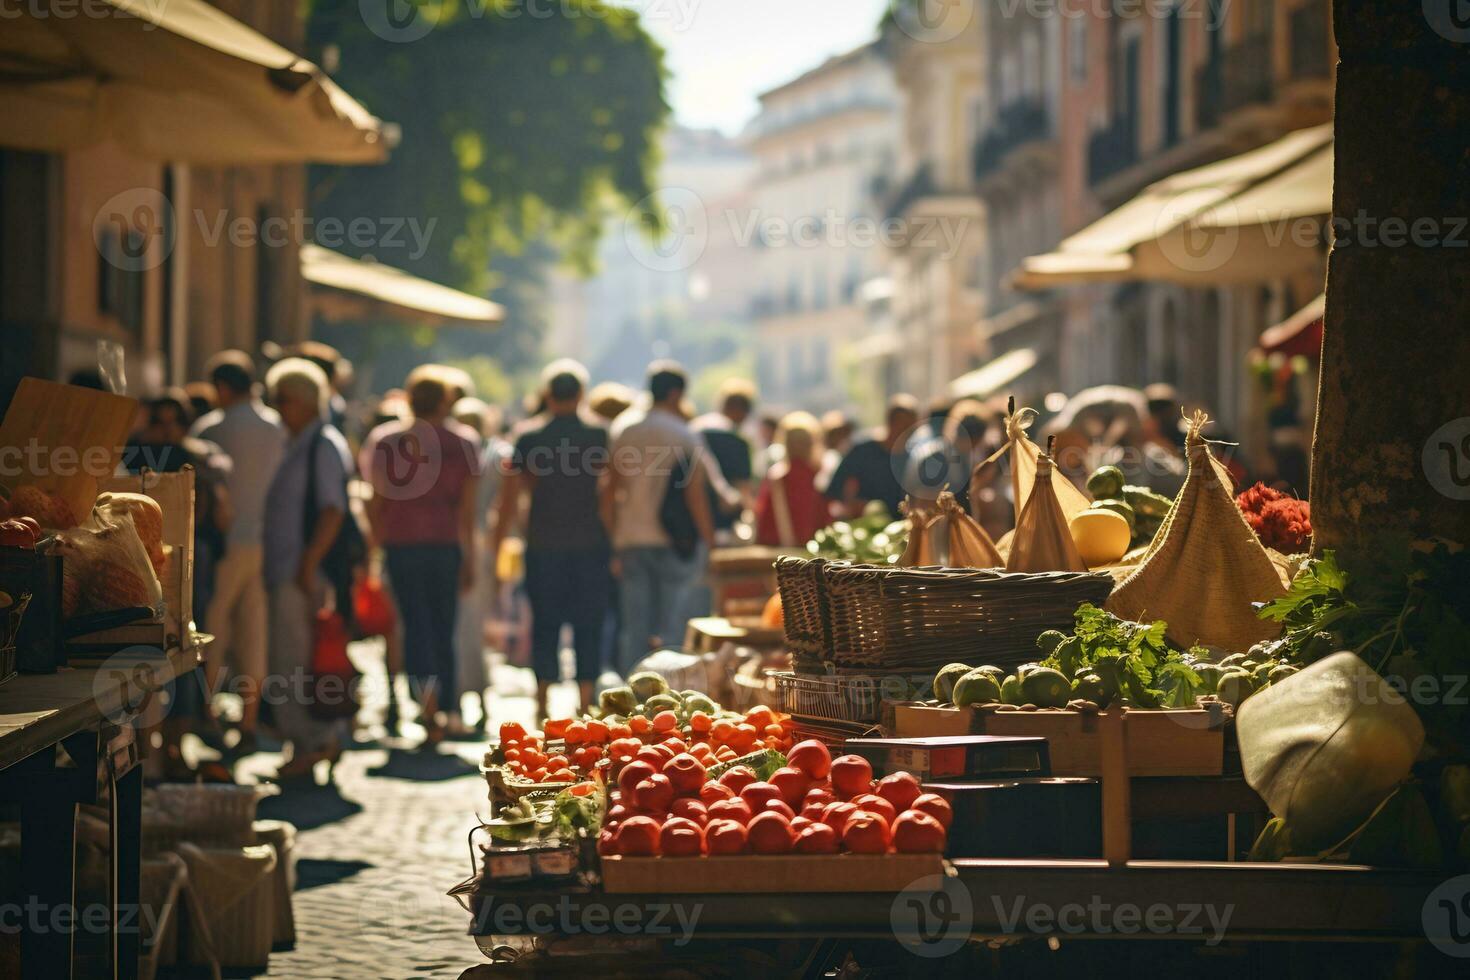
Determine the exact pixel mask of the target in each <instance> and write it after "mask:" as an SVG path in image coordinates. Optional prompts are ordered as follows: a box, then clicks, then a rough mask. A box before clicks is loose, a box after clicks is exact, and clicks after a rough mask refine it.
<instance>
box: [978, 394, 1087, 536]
mask: <svg viewBox="0 0 1470 980" xmlns="http://www.w3.org/2000/svg"><path fill="white" fill-rule="evenodd" d="M1035 421H1036V410H1035V409H1034V408H1022V409H1020V410H1013V411H1011V412H1010V413H1009V414H1008V415H1006V420H1005V425H1006V444H1005V445H1004V446H1002V447H1000V449H998V450H996V452H995V453H994V454H993V455H991V457H990V458H989V459H987V460H986V461H985V462H986V463H993V462H995V461H996V460H998V459H1000V457H1001V456H1003V455H1005V454H1006V453H1007V452H1009V453H1010V456H1011V497H1012V498H1013V499H1014V501H1015V504H1016V513H1017V514H1018V515H1019V514H1020V513H1021V512H1023V511H1024V510H1025V509H1026V501H1027V498H1029V497H1030V495H1031V488H1032V487H1034V486H1035V485H1036V469H1037V460H1038V459H1039V458H1040V457H1041V455H1042V452H1041V447H1040V446H1038V445H1037V444H1036V443H1034V442H1032V441H1031V440H1030V439H1029V438H1027V436H1026V430H1027V429H1029V428H1030V427H1031V425H1032V424H1033V423H1034V422H1035ZM982 465H984V464H982ZM1049 482H1050V483H1051V488H1052V493H1053V495H1054V496H1055V497H1056V499H1057V504H1058V506H1060V507H1061V511H1062V516H1063V518H1064V520H1063V521H1062V526H1063V527H1065V526H1066V525H1067V522H1068V521H1070V520H1071V519H1072V518H1074V517H1076V516H1077V515H1078V514H1080V513H1082V511H1084V510H1086V509H1087V508H1089V507H1091V506H1092V500H1091V499H1090V498H1088V496H1087V494H1085V493H1083V492H1082V491H1081V490H1078V489H1077V487H1076V486H1075V485H1074V484H1073V483H1072V481H1071V480H1069V479H1067V475H1066V474H1065V473H1062V472H1061V471H1059V470H1058V469H1057V468H1056V467H1055V466H1053V467H1052V468H1051V477H1050V479H1049ZM1016 523H1017V524H1020V520H1019V518H1018V519H1017V521H1016ZM1002 550H1004V549H1002Z"/></svg>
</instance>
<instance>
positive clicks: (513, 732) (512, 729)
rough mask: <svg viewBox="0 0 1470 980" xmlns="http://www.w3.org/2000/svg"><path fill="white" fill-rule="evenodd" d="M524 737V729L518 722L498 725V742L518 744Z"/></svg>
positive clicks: (506, 722)
mask: <svg viewBox="0 0 1470 980" xmlns="http://www.w3.org/2000/svg"><path fill="white" fill-rule="evenodd" d="M525 737H526V728H525V726H524V725H522V724H521V723H520V722H518V721H505V722H501V723H500V741H501V742H502V743H504V742H519V741H521V740H522V739H524V738H525Z"/></svg>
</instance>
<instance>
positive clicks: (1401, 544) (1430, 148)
mask: <svg viewBox="0 0 1470 980" xmlns="http://www.w3.org/2000/svg"><path fill="white" fill-rule="evenodd" d="M1426 8H1432V9H1433V10H1434V13H1433V14H1432V15H1427V14H1429V11H1428V10H1427V9H1426ZM1439 8H1443V12H1442V13H1441V12H1439ZM1455 9H1456V5H1455V3H1454V2H1453V0H1443V2H1441V0H1436V2H1435V3H1433V4H1420V3H1419V2H1417V0H1416V2H1407V0H1335V3H1334V11H1333V13H1334V16H1333V20H1334V23H1335V25H1336V31H1337V43H1338V48H1339V52H1340V56H1341V59H1342V61H1341V65H1340V66H1339V69H1338V73H1337V121H1336V138H1337V148H1336V154H1337V174H1336V182H1335V190H1334V194H1333V232H1334V235H1335V244H1334V246H1333V249H1332V254H1331V257H1330V260H1329V263H1328V280H1327V315H1326V329H1325V332H1324V340H1323V345H1322V380H1321V391H1320V395H1319V402H1318V406H1319V407H1318V411H1317V432H1316V439H1315V442H1314V445H1313V466H1312V495H1311V496H1312V523H1313V526H1314V528H1315V531H1316V540H1315V547H1316V549H1317V550H1318V551H1321V550H1325V549H1329V548H1330V549H1335V550H1336V551H1337V552H1338V554H1339V557H1340V559H1341V560H1342V561H1343V563H1344V564H1345V565H1347V566H1348V567H1350V568H1358V569H1360V570H1361V571H1363V572H1368V573H1371V571H1372V569H1373V567H1374V565H1375V559H1376V556H1377V555H1379V554H1381V553H1382V550H1383V549H1384V548H1388V549H1391V550H1392V551H1394V552H1399V553H1402V551H1403V549H1405V548H1406V547H1407V546H1408V544H1409V542H1411V541H1413V540H1415V539H1419V538H1425V537H1429V536H1440V537H1445V538H1449V539H1451V540H1455V541H1459V542H1462V543H1465V544H1470V379H1467V375H1470V23H1467V24H1465V25H1464V26H1456V24H1455V22H1454V21H1453V20H1452V19H1451V16H1450V15H1451V13H1452V12H1453V11H1454V10H1455ZM1431 21H1435V22H1436V23H1432V22H1431Z"/></svg>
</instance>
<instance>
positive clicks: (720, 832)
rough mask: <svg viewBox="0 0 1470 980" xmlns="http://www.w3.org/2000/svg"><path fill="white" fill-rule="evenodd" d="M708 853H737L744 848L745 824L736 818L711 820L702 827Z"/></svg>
mask: <svg viewBox="0 0 1470 980" xmlns="http://www.w3.org/2000/svg"><path fill="white" fill-rule="evenodd" d="M704 841H705V846H706V847H708V848H709V852H710V854H739V853H741V852H742V851H744V850H745V843H746V837H745V825H744V824H743V823H740V822H739V821H737V820H711V821H710V822H709V826H708V827H706V828H705V829H704Z"/></svg>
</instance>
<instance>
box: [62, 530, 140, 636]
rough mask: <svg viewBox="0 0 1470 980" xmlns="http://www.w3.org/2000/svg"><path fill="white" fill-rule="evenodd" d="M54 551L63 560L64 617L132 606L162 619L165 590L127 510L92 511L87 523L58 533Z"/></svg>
mask: <svg viewBox="0 0 1470 980" xmlns="http://www.w3.org/2000/svg"><path fill="white" fill-rule="evenodd" d="M53 547H54V548H55V550H56V553H57V554H59V555H61V557H62V564H61V570H62V615H63V616H65V617H67V618H71V617H73V616H82V615H87V614H89V613H100V612H109V611H111V610H114V609H128V608H132V607H146V608H148V609H151V610H153V613H154V615H156V616H157V615H162V614H163V589H162V587H161V586H160V585H159V584H158V576H157V575H156V574H154V571H153V563H152V561H151V560H150V558H149V555H148V549H147V548H145V547H144V546H143V540H142V538H140V537H139V536H138V529H137V526H136V525H135V524H134V523H133V517H132V514H131V513H129V512H127V510H126V509H125V508H122V507H108V508H94V509H93V511H92V514H91V516H90V517H88V518H87V520H86V522H85V523H83V524H81V525H79V526H77V527H74V528H71V529H69V530H66V531H61V532H59V533H58V534H57V535H56V540H55V543H54V545H53Z"/></svg>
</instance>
